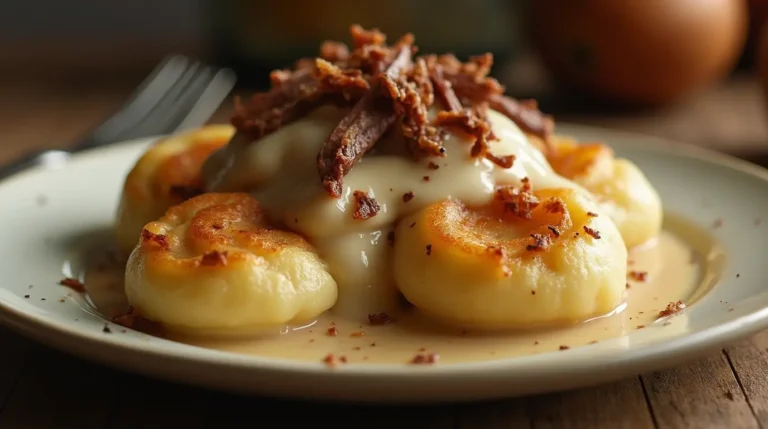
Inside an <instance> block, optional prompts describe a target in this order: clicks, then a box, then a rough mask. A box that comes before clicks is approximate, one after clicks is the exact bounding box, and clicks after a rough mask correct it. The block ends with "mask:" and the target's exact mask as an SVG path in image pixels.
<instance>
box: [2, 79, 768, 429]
mask: <svg viewBox="0 0 768 429" xmlns="http://www.w3.org/2000/svg"><path fill="white" fill-rule="evenodd" d="M139 80H140V77H139V78H136V79H130V78H129V79H124V80H123V81H114V80H113V81H110V82H108V83H105V82H94V81H87V80H74V81H63V82H62V81H59V82H49V83H46V84H41V83H40V82H35V81H30V82H25V81H24V80H17V81H12V82H7V81H5V83H2V84H0V93H2V94H3V96H2V97H0V163H2V162H8V161H10V160H12V159H13V158H14V157H16V156H18V155H20V154H21V153H23V152H25V151H28V150H31V149H33V148H40V147H66V146H67V145H69V144H71V142H72V141H74V140H75V139H76V138H77V137H79V136H81V135H82V134H83V133H85V132H86V131H88V130H89V129H91V128H92V127H93V126H95V125H96V124H98V123H99V121H101V120H102V119H104V118H105V117H106V116H107V115H109V114H110V113H111V112H112V111H113V110H114V109H116V108H117V107H118V106H119V105H120V103H121V102H122V101H123V99H124V98H125V97H126V96H127V95H128V94H129V93H130V91H131V89H132V88H133V87H134V85H135V84H136V83H138V81H139ZM226 116H227V108H226V107H225V108H224V109H223V110H222V112H221V113H220V114H218V115H217V117H215V118H214V121H222V120H226ZM763 117H764V114H763V107H762V100H761V98H760V92H759V91H758V89H757V86H756V83H755V82H754V81H753V80H752V79H750V78H749V77H742V78H737V79H736V80H734V81H732V82H729V83H728V84H725V85H723V86H721V87H718V88H715V89H712V90H710V91H707V92H705V93H702V94H700V95H698V96H696V97H694V98H693V99H691V100H688V101H687V102H685V103H683V104H681V105H678V106H674V107H671V108H669V109H666V110H664V111H663V112H645V113H635V114H623V115H616V114H611V115H605V114H598V113H593V114H590V113H585V112H584V111H581V110H578V111H575V112H574V111H570V112H569V111H568V110H567V109H565V108H563V109H562V111H560V112H559V113H558V119H560V120H573V121H578V122H582V123H589V124H595V125H601V126H610V127H613V128H622V129H627V130H634V131H641V132H645V133H648V134H655V135H659V136H664V137H671V138H674V139H677V140H684V141H688V142H690V143H694V144H700V145H702V146H707V147H711V148H715V149H718V150H723V151H728V152H735V153H749V154H751V155H755V156H759V155H761V154H765V153H768V129H767V128H766V121H765V120H764V118H763ZM0 204H2V203H1V202H0ZM308 419H311V421H312V422H315V423H329V424H333V427H335V428H346V427H350V428H352V427H354V428H378V427H381V428H394V427H414V428H424V429H426V428H467V429H470V428H471V429H485V428H499V429H501V428H536V429H542V428H574V429H576V428H584V429H586V428H611V429H614V428H616V429H618V428H664V429H666V428H696V429H701V428H734V429H737V428H758V427H768V332H764V333H761V334H759V335H757V336H755V337H754V338H751V339H748V340H745V341H742V342H739V343H737V344H734V345H732V346H731V347H728V348H727V349H725V350H722V351H720V352H718V353H716V354H713V355H711V356H704V357H703V358H700V359H699V360H696V361H694V362H692V363H689V364H686V365H681V366H678V367H674V368H670V369H667V370H663V371H658V372H655V373H651V374H644V375H642V376H638V377H634V378H630V379H626V380H622V381H620V382H617V383H613V384H607V385H601V386H596V387H591V388H587V389H580V390H574V391H566V392H560V393H553V394H547V395H540V396H532V397H525V398H518V399H511V400H500V401H493V402H486V403H475V404H461V405H444V406H419V407H405V406H400V407H382V406H368V405H367V406H353V405H337V404H316V403H307V402H298V401H284V400H274V399H268V398H257V397H248V396H239V395H231V394H226V393H220V392H214V391H208V390H202V389H197V388H193V387H188V386H182V385H178V384H173V383H167V382H162V381H157V380H153V379H149V378H146V377H143V376H138V375H134V374H129V373H124V372H121V371H116V370H112V369H109V368H105V367H102V366H100V365H96V364H92V363H89V362H85V361H83V360H80V359H77V358H74V357H71V356H69V355H66V354H64V353H61V352H58V351H54V350H52V349H50V348H47V347H45V346H44V345H41V344H37V343H35V342H32V341H30V340H27V339H24V338H22V337H21V336H19V335H17V334H15V333H11V332H10V331H8V330H7V329H6V328H3V327H1V326H0V429H18V428H78V429H85V428H131V429H134V428H154V427H163V428H168V427H182V428H187V429H191V428H198V427H200V428H203V427H264V428H271V427H294V426H295V427H299V425H301V426H304V425H306V424H307V421H308ZM310 424H311V423H310Z"/></svg>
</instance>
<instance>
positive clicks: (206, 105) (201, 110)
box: [173, 69, 236, 131]
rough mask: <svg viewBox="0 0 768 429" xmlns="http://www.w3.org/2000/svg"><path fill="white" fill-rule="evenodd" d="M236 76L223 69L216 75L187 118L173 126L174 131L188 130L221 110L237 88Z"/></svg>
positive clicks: (193, 105)
mask: <svg viewBox="0 0 768 429" xmlns="http://www.w3.org/2000/svg"><path fill="white" fill-rule="evenodd" d="M235 80H236V76H235V73H234V72H233V71H232V70H230V69H221V70H219V71H217V72H216V74H214V76H213V78H212V79H211V80H210V81H209V82H208V84H207V85H206V87H205V89H204V90H203V92H202V94H200V96H199V97H198V98H197V100H195V101H194V103H193V104H192V107H191V108H190V109H189V112H187V114H186V116H184V117H183V118H180V120H179V121H178V122H177V123H175V124H173V125H175V128H174V130H173V131H181V130H186V129H188V128H191V127H194V126H197V125H198V124H200V123H202V122H204V121H206V120H207V119H208V118H210V117H211V115H213V114H214V112H215V111H216V110H217V109H218V108H219V106H220V105H221V103H222V102H223V101H224V99H225V98H226V97H227V95H228V94H229V92H230V91H231V90H232V88H233V87H234V86H235Z"/></svg>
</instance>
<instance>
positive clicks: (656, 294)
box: [85, 215, 724, 364]
mask: <svg viewBox="0 0 768 429" xmlns="http://www.w3.org/2000/svg"><path fill="white" fill-rule="evenodd" d="M665 219H666V220H665V230H664V232H663V233H662V234H661V236H660V237H659V238H658V240H657V242H655V243H649V244H648V245H646V246H643V248H639V249H634V250H633V251H631V252H630V259H629V261H630V262H629V264H630V266H629V270H631V271H638V272H646V273H647V280H646V281H644V282H640V281H637V280H632V279H630V280H629V283H628V285H629V287H628V289H627V291H626V301H625V303H624V304H623V305H622V306H621V307H619V308H618V309H617V311H616V312H615V313H614V314H612V315H608V316H604V317H600V318H596V319H593V320H590V321H587V322H583V323H578V324H575V325H571V326H563V327H560V328H554V329H546V330H535V331H516V332H508V333H504V334H498V333H497V334H492V335H491V334H485V335H484V334H479V333H476V332H467V331H460V330H455V329H451V328H445V327H442V326H438V325H436V324H435V323H433V322H430V321H428V320H426V319H425V318H423V317H421V316H420V315H419V314H417V313H416V312H415V311H414V310H412V309H403V308H404V305H403V303H402V301H400V300H399V297H398V296H397V295H394V296H391V297H389V299H390V300H391V305H392V306H393V307H398V308H400V310H399V311H393V312H392V314H391V315H392V316H393V317H395V318H397V320H396V321H395V322H393V323H389V324H385V325H376V326H372V325H370V324H369V323H368V320H367V317H344V316H341V315H338V314H330V313H329V314H327V315H324V316H322V317H321V318H320V319H319V320H317V321H316V322H314V323H313V324H310V325H307V326H304V327H286V328H284V329H283V330H282V335H278V334H277V333H276V334H275V335H272V336H266V337H263V338H240V339H213V338H202V337H193V336H187V335H180V334H173V333H164V334H163V336H164V337H166V338H168V339H172V340H175V341H180V342H183V343H187V344H192V345H197V346H201V347H206V348H212V349H218V350H224V351H230V352H235V353H243V354H250V355H258V356H265V357H275V358H284V359H293V360H303V361H314V362H316V361H319V360H322V359H324V358H325V357H326V356H327V355H328V354H334V355H335V356H337V357H340V356H344V357H345V358H346V359H347V361H348V362H350V363H390V364H391V363H395V364H397V363H403V364H405V363H408V362H410V361H411V360H412V359H413V358H414V356H415V355H417V354H419V353H437V354H438V355H439V362H440V363H457V362H468V361H482V360H492V359H501V358H508V357H515V356H522V355H530V354H536V353H544V352H551V351H556V350H560V348H561V346H565V347H568V348H573V347H577V346H583V345H587V344H590V343H592V342H594V341H604V340H608V339H612V338H620V341H619V342H618V343H617V346H618V347H625V346H627V345H628V343H629V341H630V338H631V341H642V339H641V338H640V339H637V340H636V339H635V337H634V336H633V337H629V336H628V334H629V333H631V332H633V331H636V330H638V329H654V330H660V331H659V332H660V333H662V334H668V335H670V336H672V335H677V334H680V333H682V332H684V331H685V329H686V316H685V312H682V313H680V314H677V315H674V316H672V317H670V318H668V319H659V320H657V319H658V313H659V311H661V310H663V309H664V308H665V307H666V305H667V304H668V303H669V302H673V301H678V300H683V301H685V302H686V303H687V304H688V305H689V306H690V305H691V304H693V303H694V302H695V300H697V299H698V298H700V297H701V296H702V295H703V294H705V293H706V292H707V291H708V290H709V289H710V288H711V287H712V286H713V285H714V284H715V282H716V281H717V280H718V278H719V276H720V274H721V272H722V269H723V266H724V256H723V252H722V250H721V249H720V248H719V247H718V246H717V245H716V244H715V243H714V242H713V241H711V240H710V239H709V236H708V235H707V233H706V232H705V231H702V230H700V229H698V228H694V227H692V226H690V225H688V224H686V223H685V222H684V221H682V220H680V219H678V218H676V217H674V216H669V215H668V216H667V217H666V218H665ZM345 239H351V240H356V239H357V238H354V237H353V238H350V237H347V238H345ZM359 239H360V240H362V244H361V245H363V246H369V245H370V244H369V243H370V242H371V241H370V240H371V237H370V236H364V237H363V238H359ZM372 246H374V247H375V245H372ZM123 269H124V267H123V265H122V264H121V263H120V262H111V263H107V264H105V263H104V262H103V261H98V260H92V261H91V264H90V267H89V268H88V269H87V271H86V273H85V284H86V287H87V289H88V295H89V298H90V302H91V303H93V305H94V306H95V309H96V310H97V311H98V312H100V313H101V314H104V315H111V314H117V313H119V312H120V311H123V310H124V309H125V307H126V306H127V301H126V298H125V294H124V292H123V282H122V278H123ZM384 271H386V270H384ZM375 272H380V273H381V274H382V275H386V272H381V271H380V270H375ZM350 275H351V276H356V275H359V274H356V273H351V274H350ZM366 275H372V274H370V272H369V274H366ZM330 328H336V332H337V335H336V336H332V335H329V329H330Z"/></svg>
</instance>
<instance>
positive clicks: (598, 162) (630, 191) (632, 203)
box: [539, 137, 663, 248]
mask: <svg viewBox="0 0 768 429" xmlns="http://www.w3.org/2000/svg"><path fill="white" fill-rule="evenodd" d="M539 144H540V143H539ZM545 154H546V157H547V160H548V161H549V163H550V164H551V165H552V168H553V169H554V170H555V171H556V172H557V173H558V174H560V175H561V176H563V177H565V178H567V179H570V180H572V181H573V182H575V183H577V184H579V185H581V186H583V187H584V188H586V189H587V190H588V191H590V192H591V193H592V195H594V197H595V198H596V199H597V201H598V202H599V203H600V206H601V207H600V208H601V210H602V212H604V213H605V214H606V215H608V216H610V217H611V219H613V221H614V222H615V223H616V226H617V227H618V228H619V231H620V232H621V236H622V237H623V238H624V242H625V243H626V245H627V247H628V248H633V247H636V246H639V245H641V244H643V243H646V242H648V241H649V240H652V239H653V238H655V237H656V236H658V235H659V232H660V231H661V226H662V218H663V214H662V206H661V198H660V197H659V194H658V193H657V192H656V189H654V188H653V185H651V183H650V182H649V181H648V179H647V178H646V177H645V175H644V174H643V172H642V171H641V170H640V169H639V168H638V167H637V166H636V165H635V164H633V163H632V162H631V161H629V160H627V159H624V158H616V157H615V156H614V153H613V150H612V149H611V148H610V147H608V146H606V145H604V144H599V143H583V144H579V143H578V142H576V141H575V140H572V139H568V138H564V137H556V138H553V141H552V149H551V150H549V151H545Z"/></svg>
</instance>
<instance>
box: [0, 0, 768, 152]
mask: <svg viewBox="0 0 768 429" xmlns="http://www.w3.org/2000/svg"><path fill="white" fill-rule="evenodd" d="M766 17H768V0H517V1H515V0H420V1H419V0H390V1H387V2H370V1H369V2H366V1H355V0H304V1H302V0H282V1H281V0H271V1H269V0H164V1H150V0H110V1H108V2H107V1H97V0H68V1H66V2H63V1H57V0H26V1H19V0H0V111H1V112H2V115H0V138H2V140H3V143H2V144H0V162H2V161H4V160H9V159H10V158H11V157H12V156H13V155H16V154H19V153H21V152H24V151H26V150H29V149H31V148H33V147H43V146H45V147H55V146H66V145H67V143H68V142H70V141H72V140H73V139H75V138H77V137H78V136H79V135H81V134H82V133H84V132H86V131H88V130H89V129H90V128H91V127H93V126H94V125H96V124H98V123H99V121H100V120H102V119H104V118H105V117H106V116H108V115H109V114H110V113H112V111H113V110H114V109H116V108H117V107H118V106H119V105H120V104H121V103H122V102H123V101H124V99H125V97H126V96H127V95H128V94H130V92H131V91H132V89H134V88H135V86H136V85H137V84H138V83H139V82H140V81H141V80H142V78H143V77H144V76H145V75H146V74H147V73H148V72H149V71H150V70H151V69H152V68H153V67H154V66H155V65H156V64H157V63H158V62H159V61H160V60H161V59H162V58H163V57H165V56H166V55H167V54H168V53H171V52H180V53H185V54H188V55H192V56H195V57H197V58H201V59H204V60H206V61H208V62H210V63H213V64H218V65H225V66H228V67H231V68H233V69H234V70H235V71H236V72H237V74H238V79H239V80H238V87H237V88H236V90H235V92H236V93H244V94H245V93H248V92H250V91H254V90H258V89H261V88H263V87H264V85H265V84H266V77H267V72H268V71H269V70H271V69H274V68H280V67H284V66H286V65H289V64H291V63H292V62H293V60H295V59H296V58H297V57H299V56H304V55H313V54H314V53H315V52H316V51H317V47H318V44H319V43H320V42H321V41H322V40H325V39H338V40H343V41H347V40H348V28H349V25H350V24H351V23H360V24H362V25H363V26H367V27H378V28H380V29H382V30H383V31H385V32H387V33H388V34H389V35H390V37H391V38H396V37H398V36H399V35H400V34H402V33H404V32H407V31H411V32H413V33H414V34H415V35H416V40H417V44H418V45H419V47H420V49H421V50H422V51H423V52H425V51H437V52H446V51H450V52H454V53H456V54H457V55H458V56H460V57H466V56H468V55H471V54H477V53H483V52H486V51H490V52H493V53H494V54H495V56H496V66H495V67H494V71H493V73H494V75H495V76H496V77H497V78H498V79H499V80H501V81H502V83H504V84H505V85H506V86H507V88H508V91H509V92H510V93H511V94H512V95H514V96H518V97H525V98H528V97H535V98H537V99H538V100H539V101H540V105H541V107H542V109H543V110H545V111H546V112H548V113H552V114H554V115H555V117H556V119H557V120H559V121H568V122H579V123H585V124H590V125H599V126H606V127H612V128H620V129H626V130H632V131H639V132H643V133H647V134H653V135H658V136H663V137H669V138H672V139H675V140H680V141H685V142H689V143H693V144H697V145H700V146H705V147H710V148H714V149H717V150H722V151H726V152H730V153H734V154H737V155H739V156H743V157H747V158H750V159H757V160H762V159H763V158H766V159H768V122H766V121H767V120H768V115H767V114H766V111H765V108H764V104H765V103H764V99H765V94H766V93H767V92H766V91H764V87H765V85H766V84H768V68H766V69H765V73H761V72H760V70H761V67H759V65H760V64H761V62H762V61H764V60H765V62H766V63H768V45H766V47H765V49H763V48H762V46H761V44H760V43H759V40H760V38H761V34H762V31H761V30H762V27H763V23H764V21H765V20H766ZM764 82H765V84H764ZM230 104H231V103H229V102H226V103H225V105H224V106H223V107H222V110H221V112H220V113H218V114H217V115H216V117H215V118H214V120H215V121H226V120H227V116H228V114H229V110H228V109H229V105H230Z"/></svg>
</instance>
